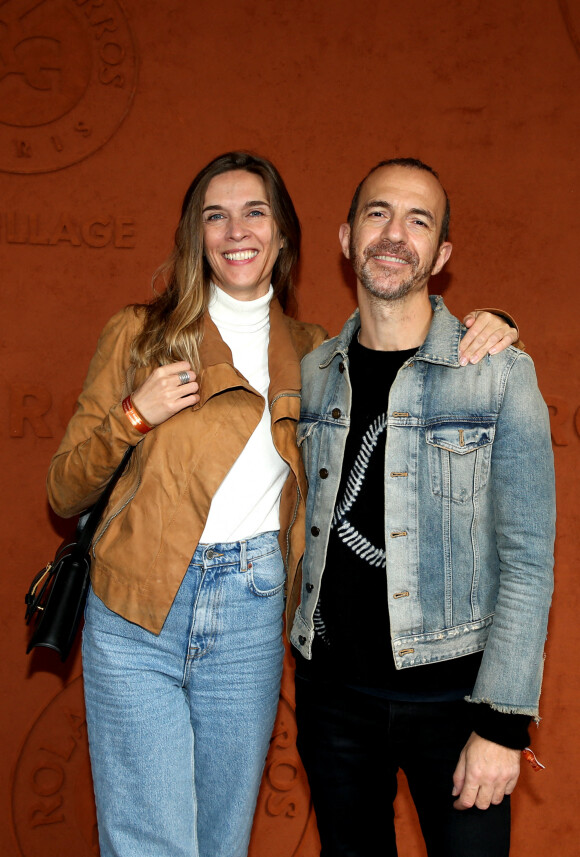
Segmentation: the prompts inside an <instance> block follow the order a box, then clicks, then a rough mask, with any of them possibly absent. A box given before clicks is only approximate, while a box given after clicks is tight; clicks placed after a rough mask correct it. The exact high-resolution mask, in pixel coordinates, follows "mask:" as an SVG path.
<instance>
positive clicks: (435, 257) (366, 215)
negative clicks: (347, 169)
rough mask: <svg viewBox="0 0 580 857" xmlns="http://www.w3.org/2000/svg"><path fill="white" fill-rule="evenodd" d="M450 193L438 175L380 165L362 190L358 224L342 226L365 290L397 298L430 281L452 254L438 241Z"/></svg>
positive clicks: (344, 245)
mask: <svg viewBox="0 0 580 857" xmlns="http://www.w3.org/2000/svg"><path fill="white" fill-rule="evenodd" d="M444 213H445V194H444V192H443V188H442V187H441V185H440V184H439V182H438V180H437V179H436V178H435V176H433V175H431V173H429V172H426V171H425V170H419V169H414V168H409V167H399V166H389V167H381V168H380V169H378V170H376V171H375V172H374V173H372V175H370V176H369V177H368V179H367V180H366V181H365V183H364V185H363V186H362V188H361V192H360V197H359V203H358V209H357V213H356V217H355V220H354V224H353V228H352V229H351V228H350V226H349V225H348V224H346V223H345V224H343V225H342V226H341V227H340V242H341V245H342V250H343V253H344V255H345V256H346V257H347V259H350V260H351V262H352V266H353V268H354V271H355V274H356V275H357V278H358V280H359V282H360V284H361V285H362V286H363V288H364V289H366V291H367V292H368V293H370V294H371V295H373V296H374V297H376V298H379V299H382V300H386V301H396V300H400V299H402V298H404V297H406V296H407V295H408V294H411V293H412V292H418V291H421V290H422V289H424V288H425V287H426V285H427V282H428V280H429V277H430V276H431V275H432V274H437V273H438V272H439V271H440V270H441V268H442V267H443V265H444V264H445V262H446V261H447V259H448V258H449V256H450V255H451V244H450V243H449V242H448V241H446V242H444V243H443V244H439V233H440V230H441V223H442V221H443V215H444Z"/></svg>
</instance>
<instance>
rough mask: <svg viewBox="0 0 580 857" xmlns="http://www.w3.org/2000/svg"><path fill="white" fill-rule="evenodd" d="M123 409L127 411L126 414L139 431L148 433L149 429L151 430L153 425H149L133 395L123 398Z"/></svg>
mask: <svg viewBox="0 0 580 857" xmlns="http://www.w3.org/2000/svg"><path fill="white" fill-rule="evenodd" d="M123 410H124V412H125V416H126V417H127V419H128V420H129V422H130V423H131V425H132V426H133V428H136V429H137V431H140V432H141V434H147V432H148V431H151V429H152V428H153V426H150V425H147V423H146V422H145V420H144V419H143V417H142V416H141V414H140V413H139V411H138V410H137V408H136V407H135V405H134V404H133V402H132V401H131V396H127V397H126V398H125V399H123Z"/></svg>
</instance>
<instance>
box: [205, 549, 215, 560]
mask: <svg viewBox="0 0 580 857" xmlns="http://www.w3.org/2000/svg"><path fill="white" fill-rule="evenodd" d="M214 556H215V551H212V550H209V551H208V552H207V553H206V557H207V559H213V558H214Z"/></svg>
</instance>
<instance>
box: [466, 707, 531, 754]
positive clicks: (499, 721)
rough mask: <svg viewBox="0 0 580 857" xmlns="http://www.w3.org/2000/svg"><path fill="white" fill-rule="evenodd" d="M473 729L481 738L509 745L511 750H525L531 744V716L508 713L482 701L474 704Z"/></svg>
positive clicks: (505, 745)
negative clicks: (529, 729)
mask: <svg viewBox="0 0 580 857" xmlns="http://www.w3.org/2000/svg"><path fill="white" fill-rule="evenodd" d="M472 707H473V709H474V710H473V715H472V716H473V720H472V725H473V731H474V732H476V733H477V734H478V735H479V736H480V738H485V739H486V740H487V741H493V742H494V743H495V744H501V745H502V746H503V747H509V748H510V749H511V750H523V749H524V748H525V747H528V746H529V743H530V733H529V731H528V727H529V725H530V721H531V719H532V718H531V717H529V716H528V715H527V714H506V713H505V712H503V711H496V709H495V708H491V706H489V705H486V704H485V703H484V702H480V703H478V704H477V705H473V706H472Z"/></svg>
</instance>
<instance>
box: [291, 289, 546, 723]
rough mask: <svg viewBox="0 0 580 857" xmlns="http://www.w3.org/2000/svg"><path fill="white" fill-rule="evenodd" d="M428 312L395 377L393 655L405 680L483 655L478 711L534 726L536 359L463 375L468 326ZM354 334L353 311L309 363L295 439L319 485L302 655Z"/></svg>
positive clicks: (540, 638) (497, 363)
mask: <svg viewBox="0 0 580 857" xmlns="http://www.w3.org/2000/svg"><path fill="white" fill-rule="evenodd" d="M431 302H432V305H433V310H434V315H433V320H432V324H431V327H430V330H429V333H428V335H427V338H426V340H425V342H424V343H423V345H422V346H421V348H420V349H419V350H418V352H417V353H416V355H415V356H414V357H412V358H411V359H409V360H408V361H407V362H406V363H405V364H404V365H403V366H402V368H401V369H400V370H399V372H398V374H397V377H396V379H395V382H394V383H393V386H392V387H391V391H390V395H389V401H388V413H389V417H388V432H387V445H386V454H385V541H386V553H387V583H388V610H389V619H390V627H391V641H392V650H393V658H394V660H395V665H396V667H397V669H404V668H406V667H413V666H417V665H419V664H428V663H434V662H436V661H441V660H447V659H449V658H457V657H460V656H462V655H468V654H471V653H473V652H477V651H480V650H482V649H484V655H483V660H482V663H481V667H480V670H479V673H478V676H477V681H476V684H475V687H474V689H473V693H472V695H471V697H470V699H471V701H473V702H486V703H488V704H490V705H491V706H492V707H493V708H496V709H497V710H498V711H503V712H507V713H521V714H529V715H532V716H534V717H537V716H538V700H539V696H540V686H541V680H542V669H543V649H544V641H545V638H546V626H547V619H548V610H549V606H550V601H551V594H552V586H553V579H552V569H553V546H554V533H555V490H554V466H553V455H552V448H551V443H550V428H549V420H548V412H547V408H546V405H545V404H544V401H543V399H542V397H541V395H540V392H539V390H538V387H537V382H536V376H535V372H534V366H533V363H532V361H531V359H530V358H529V357H528V356H527V355H526V354H524V353H523V352H522V351H519V350H518V349H516V348H514V347H511V348H508V349H507V350H506V351H504V352H503V353H501V354H499V355H496V356H494V357H486V358H484V359H483V360H482V361H480V363H478V364H477V365H475V366H474V365H469V366H466V367H461V366H460V364H459V342H460V339H461V337H462V335H463V333H465V328H464V327H462V325H461V323H460V322H459V321H458V320H457V319H456V318H454V317H453V316H452V315H451V314H450V313H449V312H448V310H447V309H446V307H445V305H444V303H443V300H442V299H441V298H439V297H436V298H431ZM359 327H360V320H359V316H358V311H357V312H355V313H354V314H353V315H352V316H351V318H350V319H349V320H348V321H347V323H346V325H345V326H344V328H343V330H342V332H341V333H340V335H339V336H337V337H335V338H334V339H330V340H328V341H327V342H325V343H323V344H322V345H321V346H320V347H319V348H318V349H316V351H314V352H312V353H311V354H309V355H307V356H306V357H305V358H304V360H303V361H302V385H303V386H302V407H301V416H300V423H299V428H298V443H299V445H300V446H301V448H302V452H303V457H304V462H305V466H306V472H307V476H308V480H309V488H308V498H307V507H306V520H307V532H306V552H305V556H304V561H303V580H302V598H301V603H300V605H299V607H298V609H297V612H296V616H295V621H294V625H293V628H292V632H291V639H292V642H293V644H294V645H295V646H296V648H297V649H298V650H299V651H300V652H301V653H302V654H303V655H304V656H305V657H306V658H311V657H312V651H311V646H312V639H313V636H314V629H313V614H314V610H315V607H316V603H317V600H318V595H319V591H320V584H321V578H322V572H323V569H324V565H325V558H326V550H327V545H328V536H329V531H330V523H331V519H332V515H333V511H334V506H335V501H336V495H337V492H338V488H339V482H340V476H341V467H342V458H343V453H344V446H345V441H346V437H347V434H348V430H349V422H350V421H349V414H350V403H351V388H350V381H349V374H348V346H349V343H350V341H351V339H352V337H353V336H354V335H355V333H356V331H357V330H358V328H359ZM376 383H377V394H378V395H380V378H377V379H376ZM352 585H353V586H357V585H364V584H361V583H359V582H357V581H355V580H353V582H352ZM344 597H345V598H348V592H345V593H344ZM355 627H358V622H357V623H353V628H349V627H345V628H344V642H345V645H346V646H357V647H359V648H360V651H361V657H364V645H365V640H364V638H363V639H357V638H356V636H355V631H354V628H355Z"/></svg>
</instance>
